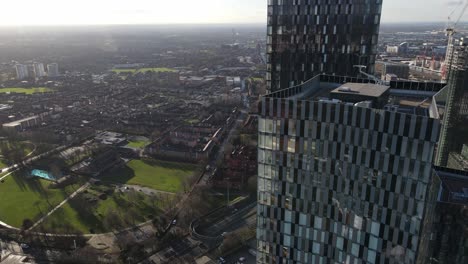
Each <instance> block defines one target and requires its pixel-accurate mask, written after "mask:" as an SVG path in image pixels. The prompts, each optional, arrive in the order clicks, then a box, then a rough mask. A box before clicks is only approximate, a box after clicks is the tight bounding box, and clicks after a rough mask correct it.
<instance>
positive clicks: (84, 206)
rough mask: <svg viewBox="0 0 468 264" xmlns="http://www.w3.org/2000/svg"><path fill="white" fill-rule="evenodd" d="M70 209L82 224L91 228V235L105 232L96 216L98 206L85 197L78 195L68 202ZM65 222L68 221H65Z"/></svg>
mask: <svg viewBox="0 0 468 264" xmlns="http://www.w3.org/2000/svg"><path fill="white" fill-rule="evenodd" d="M68 203H69V204H70V207H71V208H72V209H73V210H74V211H75V212H76V213H77V216H78V219H77V221H79V222H80V223H82V224H83V225H85V226H87V227H88V228H89V230H88V232H89V233H96V232H100V231H101V230H103V226H102V222H101V220H99V218H98V217H97V216H96V215H95V212H96V206H95V205H93V204H91V203H90V202H89V201H87V200H86V199H85V197H84V196H83V195H77V196H76V197H74V198H73V199H70V200H69V201H68ZM64 221H67V220H66V219H64Z"/></svg>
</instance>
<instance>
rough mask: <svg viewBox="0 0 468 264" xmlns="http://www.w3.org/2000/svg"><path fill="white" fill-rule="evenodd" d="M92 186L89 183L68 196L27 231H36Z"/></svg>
mask: <svg viewBox="0 0 468 264" xmlns="http://www.w3.org/2000/svg"><path fill="white" fill-rule="evenodd" d="M89 186H90V183H89V182H87V183H85V184H84V185H83V186H81V187H80V188H79V189H78V190H76V191H75V192H74V193H72V194H70V196H68V198H67V199H65V200H63V201H62V202H61V203H59V204H58V205H57V206H55V207H54V209H52V210H50V211H49V212H48V213H47V214H46V215H44V216H43V217H41V219H39V220H38V221H37V222H36V223H35V224H34V225H32V226H31V227H30V228H29V229H28V230H27V231H31V230H32V229H34V228H35V227H37V226H38V225H40V224H41V223H42V222H44V220H46V219H47V217H49V216H50V215H51V214H53V213H54V212H55V211H57V210H58V209H60V207H62V206H63V205H64V204H66V203H67V202H68V201H70V200H71V199H73V197H75V196H77V195H78V194H80V193H81V192H83V191H84V190H86V189H87V188H88V187H89Z"/></svg>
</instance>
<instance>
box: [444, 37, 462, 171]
mask: <svg viewBox="0 0 468 264" xmlns="http://www.w3.org/2000/svg"><path fill="white" fill-rule="evenodd" d="M452 49H453V54H452V57H453V59H452V67H451V68H450V71H449V79H448V83H447V88H446V91H444V94H441V96H445V97H446V103H445V111H444V116H443V120H444V123H443V129H442V132H441V140H440V145H439V151H438V155H437V165H439V166H449V167H453V168H454V169H463V166H461V167H457V166H455V164H456V162H453V160H455V161H456V160H464V157H463V155H460V154H461V153H462V150H463V147H464V145H465V146H466V145H467V144H468V45H467V43H466V41H465V40H463V39H462V41H461V45H460V46H457V47H453V48H452ZM450 161H452V162H450ZM461 162H462V163H463V162H465V163H466V161H461Z"/></svg>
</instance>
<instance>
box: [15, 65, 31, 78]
mask: <svg viewBox="0 0 468 264" xmlns="http://www.w3.org/2000/svg"><path fill="white" fill-rule="evenodd" d="M15 69H16V78H17V79H18V80H23V79H26V78H28V77H29V75H28V67H27V66H26V65H23V64H16V65H15Z"/></svg>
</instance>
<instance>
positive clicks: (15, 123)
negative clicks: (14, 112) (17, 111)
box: [3, 116, 38, 127]
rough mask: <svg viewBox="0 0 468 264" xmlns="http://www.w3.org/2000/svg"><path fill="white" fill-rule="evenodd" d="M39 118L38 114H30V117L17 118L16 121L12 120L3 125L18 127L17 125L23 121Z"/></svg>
mask: <svg viewBox="0 0 468 264" xmlns="http://www.w3.org/2000/svg"><path fill="white" fill-rule="evenodd" d="M37 118H38V116H30V117H26V118H23V119H20V120H16V121H13V122H10V123H5V124H3V126H4V127H16V126H19V125H21V123H23V122H27V121H29V120H35V119H37Z"/></svg>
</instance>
